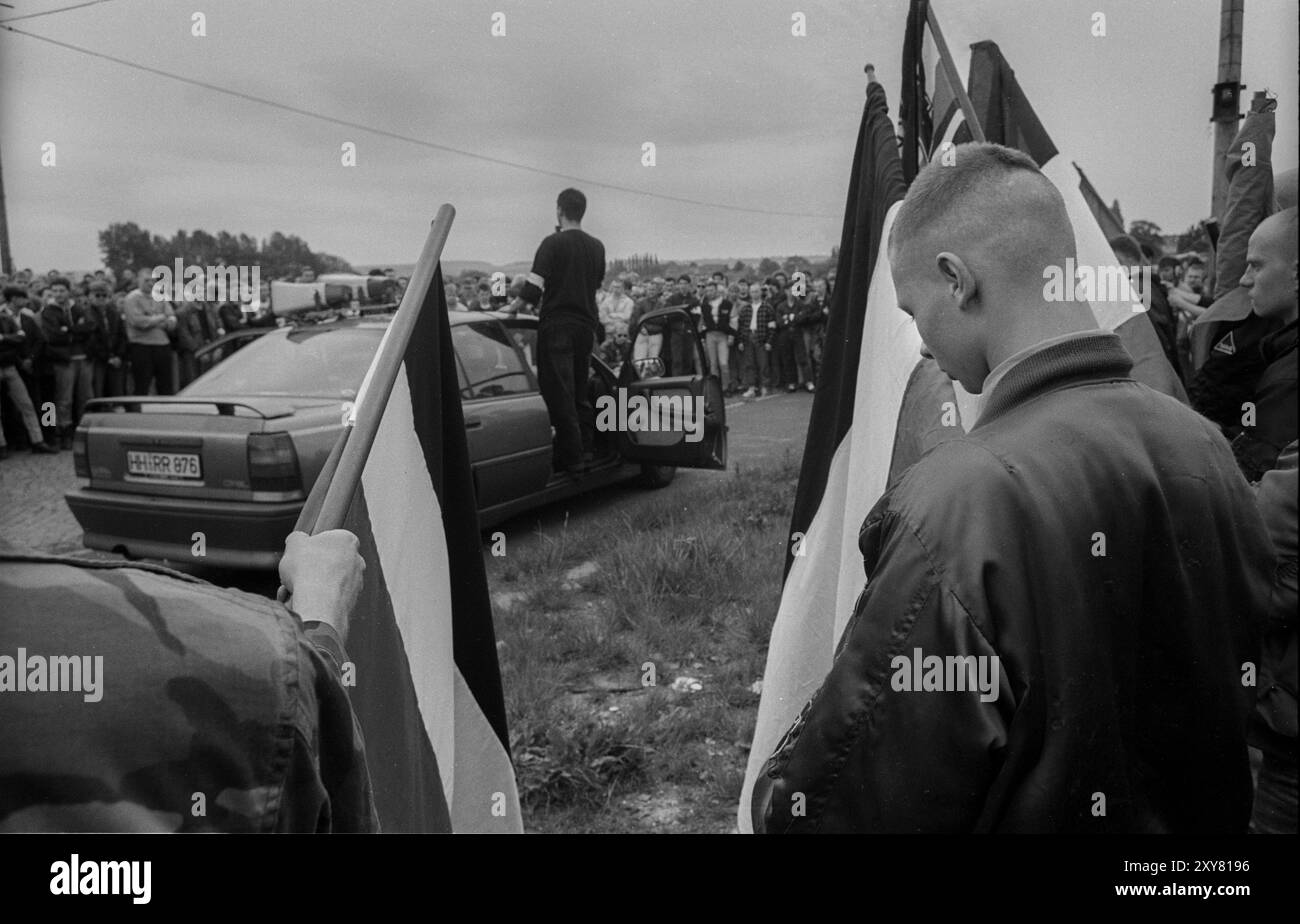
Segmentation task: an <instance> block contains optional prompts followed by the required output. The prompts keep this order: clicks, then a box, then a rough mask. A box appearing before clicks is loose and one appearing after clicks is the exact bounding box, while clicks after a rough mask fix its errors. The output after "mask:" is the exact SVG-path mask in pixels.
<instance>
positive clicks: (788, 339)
mask: <svg viewBox="0 0 1300 924" xmlns="http://www.w3.org/2000/svg"><path fill="white" fill-rule="evenodd" d="M774 282H775V285H776V287H778V288H779V289H780V294H779V295H775V296H774V305H776V304H779V305H780V308H774V310H775V311H776V337H775V338H774V340H773V344H772V358H773V360H775V366H776V369H777V370H778V371H777V374H776V375H774V376H773V378H774V379H775V380H776V381H777V382H778V383H780V384H784V385H785V390H786V391H788V392H794V391H798V390H799V389H800V388H807V389H809V390H810V391H811V390H812V373H811V371H810V370H809V368H808V356H807V354H806V353H805V352H804V345H803V331H802V329H801V328H800V327H799V315H800V314H801V313H802V311H803V300H802V299H801V298H799V296H797V295H796V294H795V293H794V292H793V291H792V290H791V289H790V288H789V287H788V286H787V285H786V279H785V275H784V274H778V275H777V276H776V277H775V280H774Z"/></svg>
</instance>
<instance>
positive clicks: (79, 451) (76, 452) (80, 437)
mask: <svg viewBox="0 0 1300 924" xmlns="http://www.w3.org/2000/svg"><path fill="white" fill-rule="evenodd" d="M72 464H73V466H74V468H75V469H76V473H77V477H78V478H89V477H90V455H89V453H87V451H86V431H85V430H84V429H83V428H81V427H78V428H77V430H76V432H75V433H73V434H72Z"/></svg>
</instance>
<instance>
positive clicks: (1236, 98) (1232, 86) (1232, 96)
mask: <svg viewBox="0 0 1300 924" xmlns="http://www.w3.org/2000/svg"><path fill="white" fill-rule="evenodd" d="M1219 2H1220V5H1219V82H1218V83H1216V84H1215V85H1214V105H1213V108H1212V110H1211V113H1210V121H1211V122H1213V123H1214V161H1213V163H1212V164H1211V168H1210V169H1211V185H1210V214H1211V215H1213V216H1214V217H1215V218H1222V217H1223V206H1224V203H1225V202H1226V201H1227V198H1228V182H1227V180H1225V179H1224V177H1223V166H1224V164H1225V163H1226V160H1227V154H1228V146H1229V145H1230V144H1232V139H1233V138H1235V137H1236V136H1237V123H1238V122H1239V121H1240V120H1241V91H1242V90H1244V89H1246V88H1245V87H1244V86H1242V85H1241V21H1242V16H1243V13H1244V7H1245V3H1246V0H1219Z"/></svg>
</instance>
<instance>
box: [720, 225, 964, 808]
mask: <svg viewBox="0 0 1300 924" xmlns="http://www.w3.org/2000/svg"><path fill="white" fill-rule="evenodd" d="M898 208H899V206H898V204H895V205H894V206H893V207H892V208H891V209H890V211H889V214H888V215H887V216H885V222H884V227H883V230H882V236H881V243H880V251H879V253H878V254H877V255H876V266H875V270H874V271H873V273H872V277H871V286H870V291H869V292H868V293H867V307H866V315H865V317H864V318H863V322H862V351H861V354H860V356H859V359H858V370H857V387H856V389H855V393H854V404H853V424H852V426H851V427H850V429H849V431H848V433H846V434H845V435H844V438H843V440H841V441H840V445H839V446H838V447H837V449H836V450H835V455H834V457H833V458H832V460H831V468H830V472H829V474H828V476H827V479H826V489H825V491H824V492H823V493H822V498H821V502H820V503H819V504H818V507H817V513H816V514H815V515H814V516H813V520H812V523H811V525H810V526H809V528H808V531H807V534H806V535H805V538H804V542H803V553H804V554H803V555H801V556H797V557H796V558H795V559H794V561H793V563H792V564H791V566H790V573H789V574H788V575H787V577H786V581H785V587H784V588H783V589H782V592H781V604H780V607H779V609H778V610H777V616H776V621H775V623H774V624H773V626H772V638H771V641H770V643H769V645H768V650H767V666H766V668H765V670H764V671H763V694H762V698H761V699H760V700H759V704H758V719H757V722H756V725H755V728H754V741H753V744H752V745H751V747H750V752H749V765H748V767H747V768H746V771H745V784H744V787H743V788H742V789H741V798H740V806H739V809H738V812H737V818H738V822H739V827H740V830H741V831H742V832H744V833H749V832H750V831H751V829H752V824H751V818H750V813H749V812H750V806H749V803H750V797H751V795H752V793H753V791H754V783H755V781H756V780H757V778H758V774H759V773H760V771H761V770H762V769H763V764H764V763H765V762H766V761H767V759H768V757H770V756H771V754H772V752H773V751H774V750H775V749H776V745H777V742H778V741H780V739H781V736H782V735H783V734H784V733H785V731H786V729H787V728H789V727H790V725H791V724H792V723H793V722H794V720H795V718H796V717H797V716H798V715H799V710H800V709H802V708H803V706H804V704H805V703H806V702H807V701H808V700H809V698H811V696H812V694H813V693H814V692H815V691H816V689H817V687H818V686H819V685H820V684H821V682H822V680H823V679H824V678H825V677H826V674H827V673H828V672H829V671H830V667H831V661H832V657H833V655H834V653H835V645H836V643H837V641H838V640H839V637H840V634H841V633H842V632H843V631H844V626H845V625H846V624H847V623H848V620H849V617H850V616H851V615H852V613H853V606H854V604H855V603H856V602H857V599H858V595H859V594H861V593H862V588H863V587H864V586H866V574H865V572H864V570H863V564H862V553H861V552H860V551H859V550H858V531H859V530H860V529H861V527H862V521H863V520H864V519H866V516H867V513H868V512H870V510H871V508H872V506H874V505H875V503H876V501H877V500H879V499H880V496H881V494H883V493H884V491H885V486H886V483H887V482H888V479H889V463H890V460H891V459H892V457H893V451H894V435H895V432H896V430H897V427H898V414H899V410H900V408H901V406H902V403H903V395H904V392H905V391H906V389H907V382H908V379H909V377H910V376H911V374H912V370H913V368H915V366H916V363H917V361H918V360H919V359H920V358H921V353H920V348H921V338H920V335H919V334H917V332H916V326H915V325H914V324H912V323H911V322H910V321H909V320H908V318H907V315H906V314H904V313H903V312H902V311H901V310H900V309H899V307H898V295H897V294H896V293H895V291H894V280H893V277H892V276H891V275H890V270H889V256H888V253H887V246H886V245H887V242H888V240H889V229H890V228H891V227H893V224H894V217H895V215H896V214H897V213H898ZM955 384H956V383H954V385H955ZM957 407H958V413H959V415H960V416H961V420H962V426H963V428H966V429H969V427H970V426H971V423H973V421H974V420H975V399H974V398H972V397H971V396H969V395H967V394H965V392H964V391H962V390H961V387H960V386H957ZM935 413H936V417H937V416H938V414H939V413H940V412H939V411H938V410H937V409H936V412H935Z"/></svg>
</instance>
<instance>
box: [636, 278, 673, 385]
mask: <svg viewBox="0 0 1300 924" xmlns="http://www.w3.org/2000/svg"><path fill="white" fill-rule="evenodd" d="M662 304H663V280H662V279H660V278H658V277H655V278H653V279H651V280H650V282H649V283H648V284H647V285H646V287H645V289H644V291H643V293H642V295H641V297H639V298H638V299H636V301H635V302H634V304H633V306H632V314H631V316H630V317H629V318H628V330H629V332H630V331H631V330H632V329H633V328H636V330H637V335H636V341H635V342H634V343H633V344H632V359H633V361H634V362H641V361H642V360H647V359H658V358H659V356H660V355H661V354H662V353H663V348H664V326H663V322H662V321H658V320H654V321H647V322H646V323H645V324H641V318H642V316H643V315H645V314H647V313H649V312H651V311H654V310H655V309H657V308H659V307H661V306H662ZM629 335H630V333H629ZM640 374H642V373H641V371H640V370H638V375H640Z"/></svg>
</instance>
